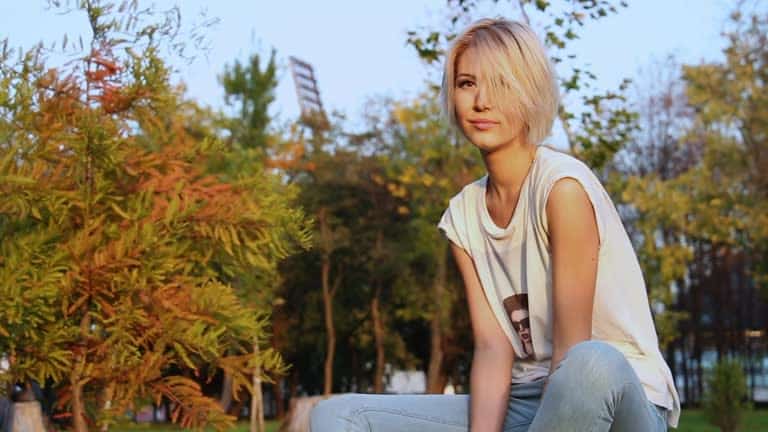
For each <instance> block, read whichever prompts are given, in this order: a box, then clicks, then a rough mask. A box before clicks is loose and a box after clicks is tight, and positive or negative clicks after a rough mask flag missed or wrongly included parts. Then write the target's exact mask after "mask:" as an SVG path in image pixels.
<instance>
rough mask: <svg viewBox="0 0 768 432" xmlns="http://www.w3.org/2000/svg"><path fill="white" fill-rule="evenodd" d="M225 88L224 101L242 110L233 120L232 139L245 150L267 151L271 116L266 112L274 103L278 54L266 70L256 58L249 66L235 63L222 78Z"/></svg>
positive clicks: (251, 59)
mask: <svg viewBox="0 0 768 432" xmlns="http://www.w3.org/2000/svg"><path fill="white" fill-rule="evenodd" d="M219 79H220V81H221V84H222V85H223V86H224V100H225V102H226V103H227V104H228V105H230V106H232V105H235V106H236V107H237V108H238V109H239V113H238V114H239V116H238V118H235V119H232V120H231V123H230V126H229V129H230V133H231V139H232V140H234V141H237V142H238V143H239V144H240V146H241V147H243V148H257V149H261V150H262V151H264V150H265V148H266V147H267V144H268V142H267V141H268V131H267V126H268V125H269V121H270V118H269V113H268V112H267V109H268V108H269V105H270V104H271V103H272V102H273V101H274V100H275V96H274V89H275V87H276V86H277V67H276V64H275V51H274V50H272V53H271V55H270V57H269V62H268V63H267V64H266V66H265V68H264V70H262V69H261V58H260V57H259V55H258V54H253V55H251V57H250V58H249V59H248V63H247V64H242V63H240V62H239V61H235V63H234V65H232V66H231V67H227V68H226V69H225V70H224V73H223V74H222V75H221V77H220V78H219Z"/></svg>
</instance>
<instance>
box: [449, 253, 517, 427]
mask: <svg viewBox="0 0 768 432" xmlns="http://www.w3.org/2000/svg"><path fill="white" fill-rule="evenodd" d="M451 249H452V251H453V257H454V259H455V260H456V264H457V265H458V267H459V270H460V271H461V276H462V279H464V288H465V290H466V292H467V303H468V305H469V315H470V320H471V322H472V334H473V335H474V339H475V349H474V356H473V359H472V370H471V372H470V379H469V393H470V419H469V430H471V431H473V432H486V431H487V432H498V431H500V430H501V429H502V426H503V425H504V416H505V415H506V412H507V402H508V399H509V386H510V380H511V378H512V364H513V362H514V360H515V356H514V351H513V350H512V345H510V343H509V340H508V339H507V336H506V335H505V334H504V332H503V331H502V330H501V327H500V326H499V323H498V322H497V321H496V317H495V316H494V314H493V311H492V310H491V307H490V305H489V304H488V301H487V299H486V298H485V293H484V292H483V288H482V286H481V285H480V279H479V278H478V276H477V270H475V265H474V263H473V262H472V258H471V257H470V256H469V255H468V254H467V253H466V252H465V251H464V249H462V248H460V247H458V246H456V245H455V244H453V243H451Z"/></svg>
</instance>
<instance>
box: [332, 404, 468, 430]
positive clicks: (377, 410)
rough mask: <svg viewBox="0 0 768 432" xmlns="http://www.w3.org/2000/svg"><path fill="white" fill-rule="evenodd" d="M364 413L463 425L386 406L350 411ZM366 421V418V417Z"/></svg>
mask: <svg viewBox="0 0 768 432" xmlns="http://www.w3.org/2000/svg"><path fill="white" fill-rule="evenodd" d="M365 413H387V414H394V415H399V416H402V417H409V418H413V419H418V420H424V421H430V422H433V423H438V424H444V425H448V426H457V427H463V426H465V425H464V424H462V423H457V422H448V421H445V420H442V419H440V418H436V417H425V416H420V415H416V414H410V413H405V412H403V411H400V410H394V409H387V408H368V407H365V408H358V409H356V410H354V411H352V413H351V415H352V416H356V415H359V414H365ZM345 420H350V419H349V418H348V417H345ZM350 421H351V420H350ZM366 421H367V419H366Z"/></svg>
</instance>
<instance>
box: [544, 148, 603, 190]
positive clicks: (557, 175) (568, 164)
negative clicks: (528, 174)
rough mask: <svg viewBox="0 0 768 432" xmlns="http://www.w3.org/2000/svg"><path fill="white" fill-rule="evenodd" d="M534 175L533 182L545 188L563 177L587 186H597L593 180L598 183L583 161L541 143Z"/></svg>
mask: <svg viewBox="0 0 768 432" xmlns="http://www.w3.org/2000/svg"><path fill="white" fill-rule="evenodd" d="M536 177H537V178H536V181H535V182H534V183H535V184H536V185H540V186H542V187H543V188H544V189H545V190H547V189H549V187H551V185H552V183H553V182H555V181H556V180H558V179H561V178H563V177H573V178H576V179H578V180H581V181H582V183H585V182H586V183H587V184H588V185H589V186H595V187H597V184H595V182H597V183H599V180H598V179H597V176H596V175H595V173H594V172H593V171H592V169H591V168H590V167H589V166H588V165H587V164H586V163H584V161H582V160H581V159H578V158H576V157H574V156H573V155H571V154H569V153H566V152H564V151H562V150H559V149H555V148H553V147H549V146H543V145H542V149H541V153H540V154H539V160H538V161H537V169H536Z"/></svg>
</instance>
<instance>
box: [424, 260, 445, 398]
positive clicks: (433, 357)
mask: <svg viewBox="0 0 768 432" xmlns="http://www.w3.org/2000/svg"><path fill="white" fill-rule="evenodd" d="M447 253H448V248H447V246H444V247H441V248H440V250H439V252H438V259H437V269H436V273H435V280H434V283H433V284H432V290H433V293H434V298H433V299H432V304H433V305H434V308H435V309H434V313H433V314H432V321H431V322H430V352H429V367H428V369H427V393H433V394H439V393H442V392H443V390H444V388H445V380H444V379H440V377H441V375H442V374H443V372H442V371H443V356H444V354H445V353H444V352H443V306H444V303H445V279H446V274H445V272H446V266H447V262H446V260H447Z"/></svg>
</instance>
